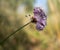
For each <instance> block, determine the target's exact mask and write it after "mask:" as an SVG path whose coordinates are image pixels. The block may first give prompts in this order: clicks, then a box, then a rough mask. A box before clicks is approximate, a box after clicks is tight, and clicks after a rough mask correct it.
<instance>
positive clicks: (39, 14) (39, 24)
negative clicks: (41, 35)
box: [32, 7, 47, 30]
mask: <svg viewBox="0 0 60 50" xmlns="http://www.w3.org/2000/svg"><path fill="white" fill-rule="evenodd" d="M33 13H34V17H33V18H32V19H33V20H32V22H33V23H36V29H37V30H43V29H44V27H45V25H46V20H47V16H46V14H45V12H44V11H43V10H42V9H41V8H40V7H36V8H34V12H33Z"/></svg>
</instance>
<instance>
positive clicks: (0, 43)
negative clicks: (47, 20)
mask: <svg viewBox="0 0 60 50" xmlns="http://www.w3.org/2000/svg"><path fill="white" fill-rule="evenodd" d="M30 23H31V21H30V22H28V23H27V24H25V25H23V26H22V27H20V28H18V29H17V30H16V31H14V32H13V33H12V34H10V35H9V36H7V37H6V38H5V39H4V40H3V41H2V42H0V45H2V44H3V43H4V42H5V41H6V40H7V39H8V38H10V37H11V36H12V35H14V34H15V33H16V32H18V31H19V30H21V29H22V28H24V27H25V26H27V25H28V24H30Z"/></svg>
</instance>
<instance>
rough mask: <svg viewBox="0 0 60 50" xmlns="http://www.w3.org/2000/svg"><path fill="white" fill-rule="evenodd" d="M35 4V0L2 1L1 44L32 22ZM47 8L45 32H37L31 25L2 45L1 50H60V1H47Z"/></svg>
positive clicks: (0, 10) (0, 9)
mask: <svg viewBox="0 0 60 50" xmlns="http://www.w3.org/2000/svg"><path fill="white" fill-rule="evenodd" d="M43 1H44V0H43ZM34 3H35V0H0V42H1V41H3V39H5V38H6V37H7V36H8V35H10V34H11V33H12V32H14V31H15V30H17V29H18V28H19V27H21V26H23V25H25V24H26V23H28V22H29V21H30V18H31V17H32V16H33V8H34ZM24 5H25V6H24ZM19 6H20V10H18V11H17V9H18V7H19ZM46 6H47V8H48V9H47V11H48V12H47V26H46V27H45V28H44V30H42V31H38V30H36V28H35V26H36V25H35V24H33V23H31V24H29V25H27V26H26V27H24V28H23V29H22V30H20V31H18V32H17V33H16V34H14V35H13V36H11V37H10V38H9V39H8V40H6V41H5V43H4V44H3V45H0V50H29V49H30V50H60V0H47V5H46ZM21 10H22V11H21ZM19 11H21V12H19ZM29 14H30V15H31V17H29ZM26 15H27V16H28V17H26Z"/></svg>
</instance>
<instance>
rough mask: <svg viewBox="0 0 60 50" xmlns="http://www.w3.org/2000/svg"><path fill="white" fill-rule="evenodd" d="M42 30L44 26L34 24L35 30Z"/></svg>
mask: <svg viewBox="0 0 60 50" xmlns="http://www.w3.org/2000/svg"><path fill="white" fill-rule="evenodd" d="M43 28H44V26H43V25H41V24H40V23H38V22H37V23H36V29H37V30H43Z"/></svg>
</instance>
